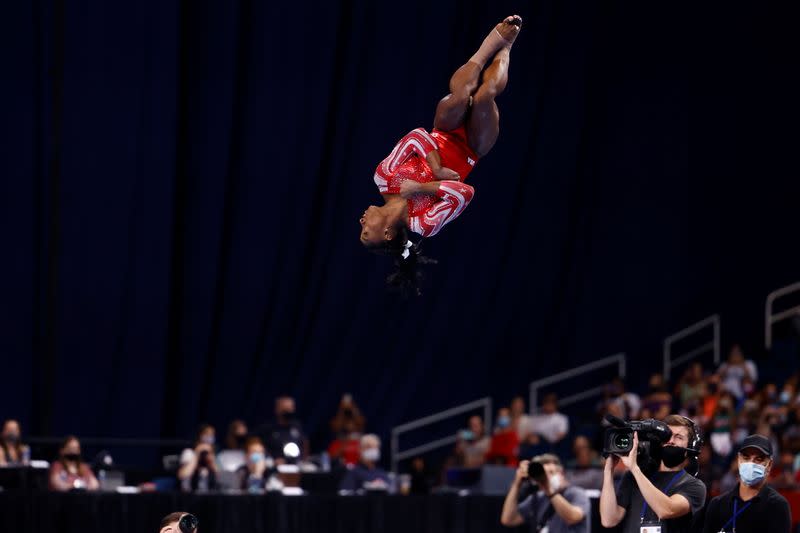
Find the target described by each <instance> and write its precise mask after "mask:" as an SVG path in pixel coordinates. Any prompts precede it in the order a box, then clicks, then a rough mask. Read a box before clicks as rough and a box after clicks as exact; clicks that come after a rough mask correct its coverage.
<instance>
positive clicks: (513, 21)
mask: <svg viewBox="0 0 800 533" xmlns="http://www.w3.org/2000/svg"><path fill="white" fill-rule="evenodd" d="M494 29H495V30H497V33H499V34H500V37H502V38H503V40H504V41H506V42H507V43H508V45H507V46H511V45H512V44H513V43H514V39H516V38H517V35H519V32H520V30H521V29H522V17H520V16H519V15H511V16H510V17H506V18H504V19H503V22H501V23H500V24H498V25H497V26H495V27H494Z"/></svg>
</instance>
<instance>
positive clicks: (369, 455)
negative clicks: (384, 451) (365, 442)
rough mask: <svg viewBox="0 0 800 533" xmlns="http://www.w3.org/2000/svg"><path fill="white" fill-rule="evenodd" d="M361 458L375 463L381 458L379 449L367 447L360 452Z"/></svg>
mask: <svg viewBox="0 0 800 533" xmlns="http://www.w3.org/2000/svg"><path fill="white" fill-rule="evenodd" d="M361 458H362V459H363V460H365V461H370V462H372V463H377V462H378V461H380V459H381V451H380V450H379V449H378V448H367V449H366V450H363V451H362V452H361Z"/></svg>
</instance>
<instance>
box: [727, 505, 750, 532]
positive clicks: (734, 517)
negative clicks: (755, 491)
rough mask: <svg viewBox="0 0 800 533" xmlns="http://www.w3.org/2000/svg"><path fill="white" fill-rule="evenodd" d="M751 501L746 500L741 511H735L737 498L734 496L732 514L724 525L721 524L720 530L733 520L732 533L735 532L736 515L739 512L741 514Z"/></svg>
mask: <svg viewBox="0 0 800 533" xmlns="http://www.w3.org/2000/svg"><path fill="white" fill-rule="evenodd" d="M751 503H753V502H752V501H750V502H747V504H746V505H745V506H744V507H742V510H741V511H737V510H736V509H737V507H738V506H739V499H738V498H736V497H735V496H734V498H733V516H732V517H730V518H729V519H728V521H727V522H725V525H724V526H722V528H721V529H722V531H725V528H726V527H728V524H730V523H731V522H733V530H732V531H733V532H734V533H736V517H737V516H739V515H740V514H742V513H743V512H744V510H745V509H747V508H748V507H750V504H751Z"/></svg>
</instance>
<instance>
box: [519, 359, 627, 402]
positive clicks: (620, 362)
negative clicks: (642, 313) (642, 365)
mask: <svg viewBox="0 0 800 533" xmlns="http://www.w3.org/2000/svg"><path fill="white" fill-rule="evenodd" d="M625 359H626V356H625V353H623V352H621V353H618V354H614V355H610V356H608V357H604V358H603V359H598V360H597V361H593V362H591V363H587V364H585V365H581V366H578V367H575V368H572V369H570V370H565V371H564V372H559V373H558V374H553V375H552V376H548V377H546V378H542V379H537V380H536V381H532V382H531V384H530V389H529V394H530V397H529V401H530V403H529V404H528V405H529V406H530V411H531V413H536V412H537V411H538V409H539V408H538V401H539V389H541V388H542V387H545V386H547V385H552V384H554V383H558V382H560V381H564V380H567V379H571V378H574V377H576V376H580V375H582V374H586V373H589V372H592V371H594V370H597V369H598V368H602V367H604V366H611V365H617V372H618V374H619V377H621V378H624V377H625ZM604 387H605V386H604V385H599V386H597V387H592V388H590V389H588V390H584V391H581V392H578V393H575V394H571V395H569V396H564V397H560V398H559V399H558V406H559V408H561V407H566V406H567V405H570V404H573V403H576V402H579V401H582V400H585V399H586V398H591V397H592V396H600V395H602V394H603V390H604Z"/></svg>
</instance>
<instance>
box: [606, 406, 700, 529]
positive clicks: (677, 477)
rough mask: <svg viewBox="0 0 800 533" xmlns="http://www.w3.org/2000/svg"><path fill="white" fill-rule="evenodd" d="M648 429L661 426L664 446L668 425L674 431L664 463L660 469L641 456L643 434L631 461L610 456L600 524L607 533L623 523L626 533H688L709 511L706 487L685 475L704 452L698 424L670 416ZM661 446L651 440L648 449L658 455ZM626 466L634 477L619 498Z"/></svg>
mask: <svg viewBox="0 0 800 533" xmlns="http://www.w3.org/2000/svg"><path fill="white" fill-rule="evenodd" d="M644 423H652V425H653V426H658V427H657V428H656V429H657V430H658V431H661V432H662V433H661V435H663V437H662V438H663V440H667V439H666V435H668V434H669V431H667V430H666V428H664V427H663V426H664V424H666V426H667V427H668V428H669V430H670V431H671V435H669V440H668V441H667V442H666V443H665V444H664V445H663V447H661V461H660V462H659V463H658V466H657V467H656V465H655V464H652V463H653V461H652V460H651V459H652V458H650V457H647V456H646V455H643V454H641V453H640V448H639V431H634V432H633V437H632V445H631V450H630V452H629V453H628V454H627V455H616V454H613V453H612V454H609V455H608V457H607V458H606V462H605V469H604V471H603V488H602V490H601V491H600V521H601V523H602V524H603V527H614V526H616V525H618V524H620V523H622V532H623V533H681V532H688V531H689V530H690V527H691V524H692V518H693V516H694V515H695V514H696V513H697V512H698V511H700V510H701V509H702V508H703V505H704V503H705V499H706V486H705V485H704V484H703V482H702V481H700V480H699V479H697V478H695V477H694V476H692V475H691V474H689V473H687V472H686V471H685V470H684V468H686V466H687V465H688V463H689V460H690V459H691V458H694V457H695V456H696V454H697V453H698V452H699V442H700V437H699V434H698V430H697V428H696V426H695V424H694V422H692V421H691V420H689V419H688V418H686V417H683V416H680V415H669V416H667V417H666V418H665V419H664V422H663V423H660V422H657V421H655V420H646V421H644ZM644 423H642V424H644ZM663 440H661V441H660V442H663ZM658 442H659V439H654V440H651V441H650V442H649V443H648V444H647V446H643V448H645V449H653V448H654V447H656V446H658V445H659V444H658ZM620 461H622V463H623V464H624V465H625V466H626V467H627V468H628V472H626V473H625V475H624V476H623V477H622V480H621V481H620V484H619V487H618V488H617V490H616V492H615V491H614V468H615V467H616V466H617V464H618V463H619V462H620ZM651 464H652V466H651ZM642 465H644V466H645V467H646V468H645V469H646V471H645V470H643V469H642Z"/></svg>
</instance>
